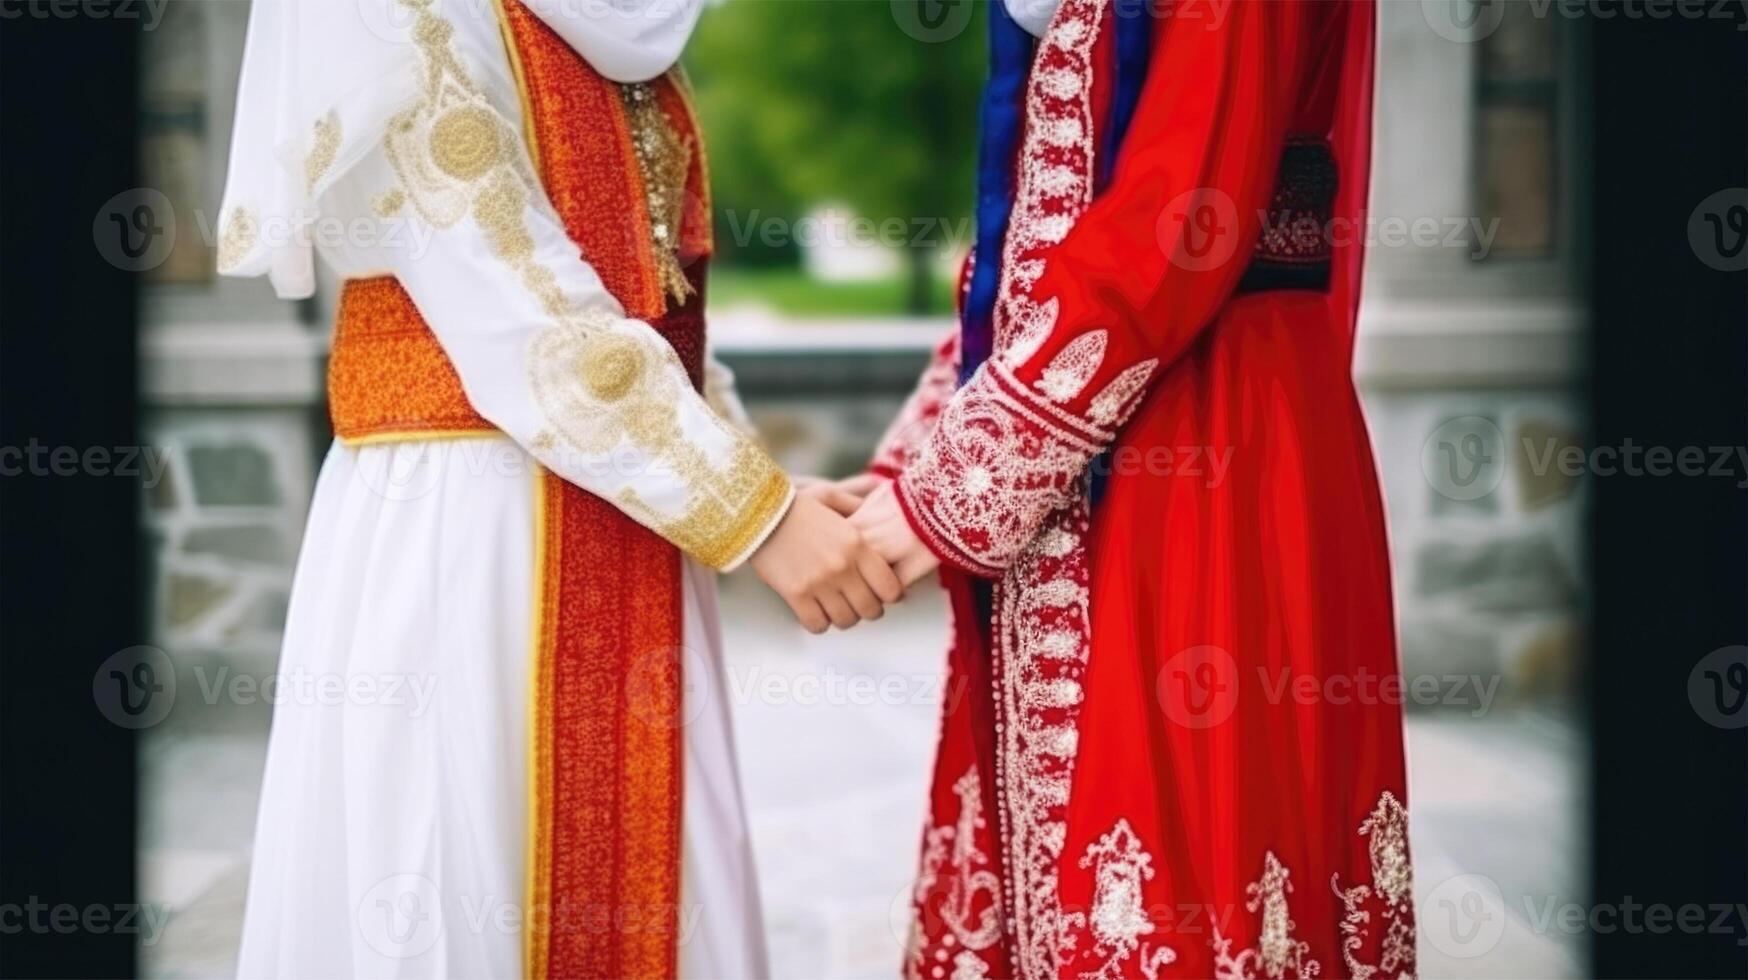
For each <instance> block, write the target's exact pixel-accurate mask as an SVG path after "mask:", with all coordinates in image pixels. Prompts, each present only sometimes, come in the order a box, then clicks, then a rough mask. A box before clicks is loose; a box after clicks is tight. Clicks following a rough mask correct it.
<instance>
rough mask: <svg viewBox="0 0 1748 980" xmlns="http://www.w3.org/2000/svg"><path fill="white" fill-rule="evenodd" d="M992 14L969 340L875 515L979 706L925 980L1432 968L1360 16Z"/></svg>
mask: <svg viewBox="0 0 1748 980" xmlns="http://www.w3.org/2000/svg"><path fill="white" fill-rule="evenodd" d="M1015 3H1016V0H1009V5H1010V6H1013V5H1014V4H1015ZM991 6H992V10H991V17H992V20H993V21H994V23H992V27H991V30H992V35H991V37H992V59H993V64H994V68H993V70H992V78H991V82H990V89H989V92H988V93H987V94H986V97H985V105H984V110H983V111H984V116H983V125H984V128H985V144H984V146H985V154H984V172H983V179H982V182H981V184H980V188H979V215H978V218H979V233H980V236H981V237H980V245H979V248H978V250H977V254H976V255H975V256H974V258H973V262H972V266H973V268H972V271H971V272H970V275H969V276H968V283H967V288H966V289H965V291H964V293H965V298H964V302H963V307H964V308H963V310H962V317H961V320H962V324H961V331H960V335H959V336H958V337H957V338H955V339H953V340H950V341H949V342H948V343H946V344H944V345H943V346H942V348H941V350H940V351H939V352H938V353H937V359H936V364H935V365H933V366H932V367H931V369H930V371H929V372H928V373H927V374H926V375H925V377H924V384H923V385H922V386H921V387H919V389H918V391H917V393H916V395H914V396H913V398H912V400H911V402H910V404H909V405H908V406H907V408H906V411H905V414H904V415H903V416H902V417H901V419H900V421H899V423H898V424H897V425H895V426H894V429H893V432H892V434H891V436H890V437H889V439H888V441H887V442H886V444H885V445H884V446H883V448H882V450H881V452H880V454H879V456H878V457H877V459H876V463H875V467H874V468H875V470H876V472H879V473H881V474H882V475H885V476H888V477H892V478H894V479H892V480H890V481H888V482H886V483H885V484H884V485H882V486H880V487H879V488H878V489H876V490H875V491H874V492H873V493H872V494H870V495H869V497H868V499H867V501H866V502H865V504H864V506H863V508H862V510H861V511H859V512H858V513H857V515H856V518H855V520H856V522H857V523H858V524H859V525H860V526H861V527H862V528H863V531H864V534H865V535H866V536H867V537H868V538H869V539H870V541H871V543H873V544H874V545H875V547H876V548H877V549H879V550H881V551H882V553H883V554H884V555H885V556H886V557H887V558H888V559H889V560H891V561H893V562H895V563H896V564H897V565H898V566H899V568H900V571H901V573H902V574H904V575H906V576H907V577H915V576H917V575H920V574H922V573H924V572H926V570H927V569H928V568H930V567H933V566H934V565H935V563H936V562H939V563H940V564H941V566H942V569H941V570H942V578H943V580H944V581H945V582H946V584H947V587H948V588H949V589H950V591H951V593H952V596H953V609H954V615H955V630H954V633H955V642H954V647H953V650H952V652H951V655H950V660H949V663H950V669H951V670H952V671H953V672H954V673H955V674H956V675H958V676H959V678H961V679H962V680H963V681H965V682H966V687H965V689H966V690H967V691H968V692H969V696H967V697H965V698H963V699H959V700H958V701H956V702H954V703H953V704H950V705H949V706H948V707H947V710H946V713H945V715H944V718H943V726H942V741H941V747H940V751H939V755H938V757H937V761H936V771H935V779H934V788H933V791H932V797H931V811H932V812H931V821H930V824H929V827H928V828H927V830H926V833H925V837H924V841H923V855H922V867H921V873H920V877H919V880H918V882H917V887H916V894H915V902H916V916H915V922H914V927H913V936H912V943H911V947H910V950H909V954H908V962H907V968H906V970H907V973H908V974H909V975H911V976H915V977H931V978H933V977H940V978H948V977H951V978H955V980H959V978H973V977H985V976H992V977H994V976H999V977H1006V976H1018V977H1028V978H1041V977H1117V976H1147V977H1157V976H1184V977H1268V978H1271V980H1279V978H1282V977H1309V976H1320V977H1330V976H1337V975H1346V976H1352V977H1356V978H1361V980H1373V978H1379V977H1393V976H1406V975H1410V974H1412V973H1413V971H1414V924H1413V908H1412V890H1411V873H1410V866H1409V860H1408V850H1407V840H1406V829H1407V816H1406V813H1405V810H1404V802H1405V794H1404V789H1405V776H1404V767H1403V744H1402V717H1401V708H1400V700H1401V699H1400V697H1399V695H1400V692H1401V688H1400V678H1399V676H1398V668H1397V663H1396V647H1395V640H1394V629H1393V622H1392V611H1391V600H1390V584H1389V582H1390V580H1389V567H1388V553H1387V544H1386V540H1385V530H1384V512H1383V505H1382V502H1381V499H1380V494H1379V488H1378V483H1377V477H1376V473H1375V470H1374V465H1373V460H1372V455H1371V450H1370V447H1369V445H1368V438H1367V433H1366V428H1365V423H1364V421H1363V419H1362V416H1361V411H1360V404H1359V400H1358V398H1357V395H1356V393H1355V391H1354V386H1353V382H1352V378H1351V355H1352V350H1353V329H1354V320H1355V310H1356V304H1357V302H1358V296H1359V272H1360V258H1361V243H1362V241H1363V238H1364V234H1363V231H1364V227H1365V222H1364V207H1365V197H1366V188H1367V179H1368V164H1369V144H1370V136H1371V133H1370V129H1371V85H1372V66H1373V44H1374V33H1373V20H1374V10H1373V6H1372V3H1371V0H1329V2H1299V0H1292V2H1263V0H1236V2H1233V3H1231V4H1229V5H1225V6H1224V7H1223V8H1222V6H1221V5H1203V4H1190V3H1175V4H1160V3H1153V4H1147V5H1143V6H1140V7H1130V6H1128V5H1127V4H1124V3H1122V2H1120V0H1118V2H1115V3H1113V2H1112V0H1061V3H1060V6H1059V9H1057V10H1056V12H1055V14H1054V17H1053V18H1052V19H1051V20H1050V21H1049V23H1048V26H1047V28H1044V29H1043V33H1042V35H1041V36H1040V37H1039V39H1038V41H1037V43H1036V46H1035V48H1034V47H1031V46H1030V43H1029V42H1028V44H1027V47H1026V48H1025V50H1024V51H1023V54H1022V55H1019V56H1016V54H1015V49H1014V47H1013V42H1012V38H1013V36H1014V34H1013V28H1014V23H1015V18H1010V17H1009V16H1008V15H1007V14H1005V13H1004V12H1003V11H1002V10H1001V9H1000V8H999V5H991ZM1031 6H1032V7H1036V4H1032V5H1031ZM1019 13H1020V12H1019V11H1018V10H1016V11H1015V15H1016V17H1018V15H1019ZM1018 19H1019V20H1022V21H1023V20H1024V18H1023V17H1018ZM1004 32H1006V33H1004ZM1016 65H1017V66H1018V68H1017V74H1016V69H1015V67H1014V66H1016ZM1004 66H1005V67H1004ZM1004 90H1006V91H1004ZM1004 106H1008V107H1011V109H1012V117H1011V121H1012V123H1013V129H1014V135H1013V139H1012V140H1011V142H1010V144H1009V145H1008V146H1007V147H1004V146H1003V145H1002V144H1001V141H1000V140H999V139H997V140H993V141H992V140H991V139H990V133H991V131H992V129H1000V128H1001V127H1003V126H1004V125H1007V122H1005V121H1004V116H1003V109H1004ZM1010 150H1011V152H1009V151H1010ZM985 324H987V327H986V326H985Z"/></svg>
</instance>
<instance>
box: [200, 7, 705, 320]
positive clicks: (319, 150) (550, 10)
mask: <svg viewBox="0 0 1748 980" xmlns="http://www.w3.org/2000/svg"><path fill="white" fill-rule="evenodd" d="M253 2H254V6H253V8H252V9H251V11H250V14H249V35H248V40H247V42H246V45H245V48H244V54H243V69H242V76H241V79H240V82H239V85H238V91H237V115H236V120H235V123H234V125H233V127H232V130H231V158H230V168H229V172H228V175H227V177H226V180H225V198H224V205H223V207H222V208H221V209H220V221H219V229H218V235H219V249H218V251H219V271H220V272H221V273H224V274H225V275H233V276H249V277H252V276H263V275H264V276H267V277H268V278H269V279H270V280H271V282H272V283H273V287H274V290H275V291H276V292H277V293H278V294H279V295H280V296H281V297H284V298H286V299H301V298H303V297H306V296H309V295H311V294H312V293H313V292H314V291H315V261H314V251H313V248H312V242H311V240H310V238H311V236H310V232H309V229H310V228H311V227H312V225H313V223H314V221H315V218H316V217H317V202H318V201H319V200H320V198H321V196H322V192H323V191H324V190H326V189H327V188H328V187H330V186H332V185H333V183H334V182H335V181H336V180H338V179H339V178H340V177H341V176H342V175H344V174H345V173H346V172H347V171H348V170H349V169H351V167H353V166H354V165H356V164H357V163H358V162H359V161H360V160H362V159H364V158H365V156H367V155H368V154H369V153H370V152H371V151H373V150H374V149H376V148H377V147H378V146H380V145H381V143H382V138H383V135H384V133H385V131H386V128H387V126H388V123H389V120H390V119H391V118H393V117H394V116H395V115H396V114H397V113H399V112H401V111H402V110H403V109H405V108H406V107H407V106H408V105H410V104H413V103H414V102H415V101H416V100H417V99H418V97H419V86H420V85H421V83H422V77H421V72H422V68H421V62H420V59H419V54H418V45H417V44H416V43H415V41H414V39H413V37H412V31H413V27H414V24H415V23H417V22H418V19H419V18H418V14H419V12H420V10H421V9H424V8H426V7H432V6H435V7H437V8H438V9H440V10H441V11H442V13H443V15H444V16H443V22H444V23H447V24H450V25H452V28H453V30H454V32H455V37H454V48H455V50H457V51H458V52H459V56H460V57H461V58H462V59H464V60H465V61H467V62H468V68H469V73H470V74H471V75H472V77H473V78H475V79H476V80H478V82H479V83H480V85H481V87H482V88H483V89H484V90H485V92H486V94H487V97H488V98H490V99H491V101H492V103H493V104H494V105H495V107H496V108H497V109H498V110H499V111H500V112H502V113H503V114H504V115H505V116H506V117H508V118H512V119H519V118H520V115H521V100H520V97H519V95H518V93H517V92H516V86H515V80H514V79H513V78H512V77H511V74H510V71H509V67H508V61H507V59H506V58H505V56H504V39H503V36H502V32H501V29H500V26H499V23H498V17H497V9H496V4H497V3H498V2H499V0H448V2H444V0H253ZM528 7H529V9H530V10H532V11H533V12H534V13H535V14H536V15H538V16H539V17H540V18H541V19H542V20H544V21H546V23H547V24H548V25H549V26H551V27H552V29H553V30H554V31H555V32H557V33H558V35H559V36H560V37H562V38H564V40H565V41H566V43H568V44H570V45H571V47H572V48H574V49H575V50H576V51H577V52H578V53H579V54H581V55H583V57H584V58H586V59H587V60H588V61H589V63H590V64H591V65H593V66H594V67H595V69H596V70H597V71H599V72H601V73H602V74H603V75H605V76H607V77H608V78H611V79H613V80H615V81H622V82H625V81H642V80H646V79H649V78H653V77H655V76H657V75H660V74H661V73H662V72H664V71H666V70H668V68H670V67H672V65H673V64H674V62H675V61H676V60H677V59H678V58H679V55H680V52H681V51H682V50H683V49H684V47H685V44H686V41H687V39H688V38H689V37H690V36H691V32H692V28H693V26H694V25H695V24H696V23H697V19H698V12H699V9H700V7H701V0H528Z"/></svg>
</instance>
